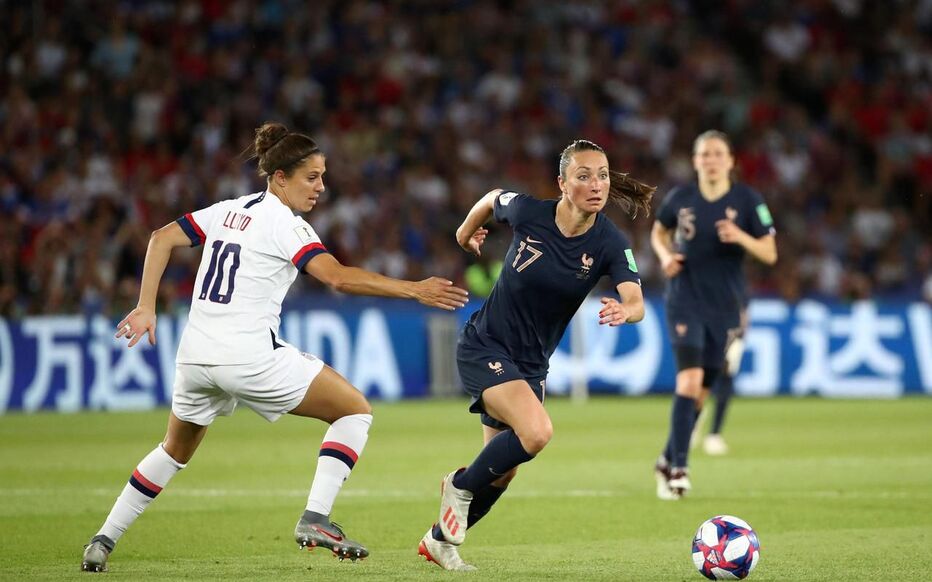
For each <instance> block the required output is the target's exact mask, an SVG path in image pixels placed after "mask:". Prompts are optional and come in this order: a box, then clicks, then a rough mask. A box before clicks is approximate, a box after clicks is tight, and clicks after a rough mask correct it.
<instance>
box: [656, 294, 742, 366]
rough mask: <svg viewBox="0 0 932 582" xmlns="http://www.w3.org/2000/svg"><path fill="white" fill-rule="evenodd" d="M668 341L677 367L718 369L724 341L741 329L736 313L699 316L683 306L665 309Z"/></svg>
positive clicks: (738, 316)
mask: <svg viewBox="0 0 932 582" xmlns="http://www.w3.org/2000/svg"><path fill="white" fill-rule="evenodd" d="M667 325H668V326H669V331H670V342H671V343H672V344H673V353H674V354H675V355H676V367H677V369H678V370H685V369H687V368H705V369H707V370H716V371H717V370H721V368H722V366H723V365H724V363H725V351H726V350H727V349H728V345H729V344H730V343H731V342H732V340H734V338H735V337H736V336H737V335H738V334H739V333H740V332H741V319H740V314H738V313H735V314H734V316H733V317H731V316H720V315H718V316H715V317H708V316H705V317H703V316H700V315H699V314H698V313H695V312H690V311H687V310H675V309H668V310H667Z"/></svg>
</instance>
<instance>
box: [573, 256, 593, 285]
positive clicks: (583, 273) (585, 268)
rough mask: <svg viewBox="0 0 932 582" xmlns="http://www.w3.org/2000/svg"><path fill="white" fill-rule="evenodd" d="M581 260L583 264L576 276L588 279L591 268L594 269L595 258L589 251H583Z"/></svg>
mask: <svg viewBox="0 0 932 582" xmlns="http://www.w3.org/2000/svg"><path fill="white" fill-rule="evenodd" d="M580 262H581V263H582V264H581V265H580V266H579V271H577V272H576V278H577V279H588V278H589V270H590V269H592V263H593V262H595V258H594V257H590V256H589V255H588V254H587V253H583V255H582V257H581V258H580Z"/></svg>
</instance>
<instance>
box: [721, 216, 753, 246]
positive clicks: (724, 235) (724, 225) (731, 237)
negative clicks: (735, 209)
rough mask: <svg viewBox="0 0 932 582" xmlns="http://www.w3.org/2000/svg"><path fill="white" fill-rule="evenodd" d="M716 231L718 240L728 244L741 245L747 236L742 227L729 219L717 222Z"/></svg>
mask: <svg viewBox="0 0 932 582" xmlns="http://www.w3.org/2000/svg"><path fill="white" fill-rule="evenodd" d="M715 229H716V230H717V231H718V240H720V241H722V242H723V243H727V244H741V240H742V238H743V237H744V236H745V235H746V233H745V232H744V231H743V230H741V227H739V226H738V225H737V224H735V223H734V221H733V220H728V219H727V218H723V219H722V220H717V221H715Z"/></svg>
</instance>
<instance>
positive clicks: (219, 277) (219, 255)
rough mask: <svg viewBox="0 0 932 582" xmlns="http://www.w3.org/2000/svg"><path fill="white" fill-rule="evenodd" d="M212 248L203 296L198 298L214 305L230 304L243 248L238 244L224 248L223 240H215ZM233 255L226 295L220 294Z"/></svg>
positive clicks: (202, 287) (203, 286) (203, 285)
mask: <svg viewBox="0 0 932 582" xmlns="http://www.w3.org/2000/svg"><path fill="white" fill-rule="evenodd" d="M212 247H213V252H212V253H211V255H210V265H209V266H208V267H207V274H206V275H204V283H203V284H201V294H200V295H198V297H197V298H198V299H202V300H203V299H207V300H209V301H211V302H213V303H229V302H230V300H231V299H233V286H234V284H235V279H236V269H238V268H239V251H240V248H241V247H240V246H239V245H238V244H236V243H227V245H226V246H224V243H223V241H222V240H215V241H214V244H213V245H212ZM231 255H232V256H233V260H232V261H231V262H230V265H229V273H228V274H227V277H226V278H227V289H226V293H220V289H221V287H222V286H223V276H224V273H225V272H226V271H225V270H226V267H227V257H229V256H231ZM211 283H213V284H211Z"/></svg>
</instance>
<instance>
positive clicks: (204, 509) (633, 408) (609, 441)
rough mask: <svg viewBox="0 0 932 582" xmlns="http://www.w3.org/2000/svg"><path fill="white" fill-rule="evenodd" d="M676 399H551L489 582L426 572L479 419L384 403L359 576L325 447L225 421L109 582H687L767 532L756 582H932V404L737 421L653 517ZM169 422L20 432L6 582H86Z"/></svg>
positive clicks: (441, 405)
mask: <svg viewBox="0 0 932 582" xmlns="http://www.w3.org/2000/svg"><path fill="white" fill-rule="evenodd" d="M669 402H670V401H669V398H595V399H592V400H590V401H589V402H588V403H586V404H575V403H572V402H569V401H567V400H562V399H556V398H554V399H551V400H549V401H548V402H547V406H548V409H549V410H550V413H551V415H552V417H553V421H554V426H555V436H554V439H553V441H552V442H551V444H550V446H549V447H548V448H547V449H546V450H545V451H544V452H543V453H542V454H541V455H540V456H539V458H537V459H536V460H535V461H533V462H532V463H530V464H529V465H527V466H525V467H523V468H522V469H521V470H520V472H519V475H518V478H517V479H516V480H515V482H514V483H512V486H511V488H510V489H509V491H508V492H507V493H506V494H505V496H504V497H503V498H502V500H501V502H500V503H499V504H498V505H497V506H496V508H495V509H494V510H493V512H492V513H491V514H490V515H489V516H488V517H487V518H486V519H485V520H484V521H483V522H482V523H480V524H479V525H478V526H476V527H475V528H474V529H472V530H470V532H469V535H468V537H467V540H466V543H465V545H464V546H463V547H462V550H461V553H462V555H463V557H464V558H465V559H466V560H467V561H469V562H471V563H474V564H475V565H477V566H478V567H479V568H480V571H478V572H475V573H452V572H443V571H441V570H440V569H439V568H437V567H436V566H434V565H432V564H427V563H424V562H423V561H422V560H421V559H419V558H418V557H417V556H416V547H417V543H418V540H419V539H420V537H421V535H422V534H423V533H424V532H425V531H426V529H427V527H428V526H429V525H430V524H431V523H432V521H433V520H435V519H436V517H437V515H436V513H437V508H438V493H439V491H438V485H439V481H440V478H441V476H442V475H443V474H445V473H446V472H447V471H449V470H451V469H453V468H455V467H457V466H459V465H463V464H466V463H468V462H469V461H470V460H471V459H472V458H473V456H474V455H475V454H476V452H477V451H478V449H479V446H480V444H481V430H480V427H479V424H478V420H477V418H476V417H475V416H472V415H469V414H468V413H466V411H465V407H466V403H465V401H462V400H453V401H449V400H448V401H437V400H434V401H417V402H404V403H396V404H388V403H376V404H375V422H374V425H373V428H372V432H371V434H370V439H369V443H368V445H367V447H366V450H365V453H364V454H363V456H362V457H361V458H360V462H359V464H358V465H357V467H356V470H355V471H354V473H353V474H352V476H351V477H350V479H349V480H348V481H347V483H346V485H345V487H344V489H343V493H342V494H341V496H340V498H338V500H337V504H336V507H335V508H334V514H333V517H334V519H335V520H336V521H338V522H340V523H341V524H342V525H344V526H345V528H346V530H347V532H348V533H349V535H350V536H352V537H355V538H356V539H359V540H361V541H363V542H364V543H366V544H368V547H369V549H370V551H371V552H372V555H371V556H370V558H369V559H367V560H365V561H363V562H360V563H350V562H348V561H347V562H342V563H341V562H339V561H337V560H336V559H334V558H333V557H332V556H331V555H330V554H329V552H326V551H322V550H317V551H315V552H313V553H308V552H300V551H298V549H297V547H296V546H295V544H294V543H293V541H292V539H291V535H292V533H291V532H292V529H293V527H294V523H295V521H296V519H297V518H298V516H299V514H300V512H301V511H302V510H303V508H304V503H305V499H306V495H307V490H308V487H309V485H310V482H311V478H312V476H313V472H314V464H315V459H316V454H317V448H318V446H319V444H320V440H321V437H322V436H323V432H324V429H325V425H324V424H323V423H321V422H317V421H313V420H307V419H299V418H293V417H286V418H283V419H282V420H281V421H279V422H277V423H275V424H272V425H268V424H267V423H265V421H263V420H261V419H260V418H259V417H257V416H256V415H254V414H252V413H251V412H249V411H248V410H238V411H237V413H236V414H235V415H234V416H233V417H231V418H221V419H219V420H218V421H217V422H216V423H215V424H214V426H213V427H212V428H211V429H210V431H209V432H208V435H207V438H206V440H205V441H204V443H203V445H202V446H201V449H200V450H199V451H198V454H197V456H195V458H194V459H193V461H192V462H191V463H190V464H189V466H188V468H187V469H186V470H184V471H182V472H181V473H179V474H178V475H177V476H176V477H175V479H174V480H173V481H172V483H171V484H170V485H169V486H168V487H167V488H166V489H165V491H164V492H163V493H162V494H161V495H160V496H159V498H158V499H156V501H155V502H154V503H153V504H152V505H151V506H150V507H149V510H148V511H147V512H146V513H145V514H143V516H142V517H141V518H140V519H139V520H138V521H137V522H136V524H135V525H134V527H133V528H131V529H130V530H129V532H128V533H127V534H126V536H124V538H123V539H122V540H121V541H120V543H119V545H118V547H117V550H116V552H115V553H114V554H113V556H112V557H111V565H110V569H111V571H110V572H109V573H108V574H106V575H105V576H107V577H108V579H120V580H155V579H172V580H177V579H188V580H201V579H204V580H206V579H212V580H217V579H240V580H349V579H353V580H440V579H449V580H452V579H455V578H468V579H474V580H509V581H517V580H537V581H540V580H572V581H577V580H663V581H671V580H674V581H675V580H684V581H698V580H703V578H702V577H701V576H700V575H699V574H698V573H697V572H696V571H695V570H694V568H693V566H692V562H691V560H690V544H691V540H692V535H693V533H694V532H695V530H696V528H697V527H698V526H699V524H700V523H701V522H702V521H703V520H704V519H706V518H708V517H711V516H713V515H716V514H720V513H728V514H733V515H737V516H739V517H741V518H743V519H745V520H747V521H748V522H750V523H751V525H752V526H753V527H754V528H755V529H756V530H757V532H758V534H759V536H760V540H761V545H762V552H761V561H760V564H759V565H758V568H757V569H756V570H755V571H754V572H753V573H752V574H751V576H750V577H749V579H750V580H757V581H761V582H763V581H764V580H781V581H782V580H845V581H848V580H897V581H901V580H929V579H930V578H932V574H930V572H932V549H930V548H932V398H907V399H902V400H895V401H840V400H819V399H791V398H783V399H774V400H753V399H741V400H737V401H736V402H735V403H734V405H733V407H732V410H731V418H730V419H729V423H728V426H727V427H726V428H727V430H726V436H727V437H728V441H729V443H730V445H731V447H732V453H731V454H730V455H729V456H726V457H719V458H712V457H708V456H705V455H703V454H702V453H701V452H696V453H694V455H693V459H692V473H691V476H692V480H693V485H694V487H695V491H694V493H693V494H692V495H691V496H689V497H688V498H686V499H683V500H681V501H678V502H663V501H659V500H657V499H656V498H655V497H654V481H653V477H652V474H651V468H652V464H653V461H654V458H655V455H656V454H657V452H658V450H659V449H660V445H661V442H662V441H663V439H664V435H665V434H666V429H667V419H668V416H669ZM166 414H167V411H165V410H158V411H154V412H146V413H121V414H104V413H93V414H92V413H85V414H75V415H53V414H39V415H32V416H25V415H10V416H4V417H0V531H2V532H3V540H2V544H0V548H2V549H0V580H37V579H42V580H67V579H82V580H85V579H87V577H89V576H93V575H91V574H85V573H81V572H79V564H80V558H81V551H82V546H83V544H85V543H86V542H87V540H88V538H90V536H91V535H93V534H94V533H95V532H96V530H97V528H98V526H99V525H100V523H101V522H102V520H103V519H104V517H105V516H106V514H107V512H108V511H109V508H110V506H111V504H112V503H113V500H114V499H115V498H116V496H117V495H118V493H119V492H120V490H121V488H122V487H123V485H124V483H125V482H126V479H127V478H128V476H129V473H130V472H131V471H132V469H133V468H134V467H135V464H136V463H137V462H138V461H139V460H140V459H141V458H142V457H143V456H144V455H145V454H146V453H148V452H149V451H150V450H151V449H152V447H153V446H154V445H155V444H156V443H157V442H158V441H159V440H160V438H161V437H162V433H163V430H164V425H165V417H166Z"/></svg>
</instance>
